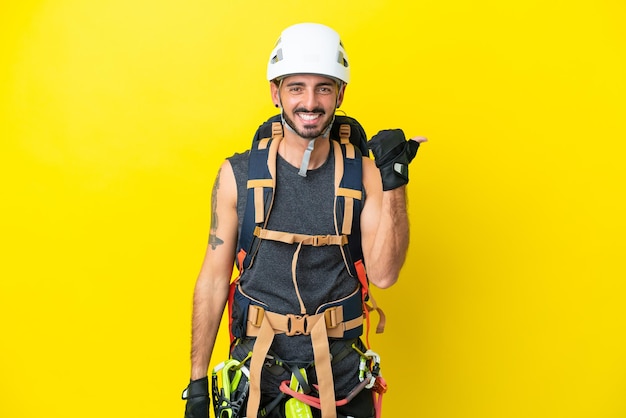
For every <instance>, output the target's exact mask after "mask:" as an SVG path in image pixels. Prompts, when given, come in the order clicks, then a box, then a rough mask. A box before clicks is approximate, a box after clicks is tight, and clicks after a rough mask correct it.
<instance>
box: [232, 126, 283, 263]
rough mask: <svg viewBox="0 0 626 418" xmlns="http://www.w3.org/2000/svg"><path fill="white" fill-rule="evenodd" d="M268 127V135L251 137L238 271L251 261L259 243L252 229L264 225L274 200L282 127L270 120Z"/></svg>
mask: <svg viewBox="0 0 626 418" xmlns="http://www.w3.org/2000/svg"><path fill="white" fill-rule="evenodd" d="M271 127H272V131H271V134H272V137H268V138H263V139H260V140H258V141H254V142H253V143H252V148H251V149H250V158H249V162H248V183H247V187H248V194H247V203H246V210H245V212H244V217H243V222H242V224H241V233H240V234H239V244H238V247H239V250H238V254H237V268H238V269H239V272H240V273H241V272H243V271H244V270H245V269H247V268H249V267H250V266H251V265H252V262H253V260H254V256H255V255H256V252H257V250H258V248H259V244H260V240H259V239H258V237H256V236H255V235H254V231H255V229H256V228H257V227H262V228H265V226H266V225H267V221H268V219H269V215H270V212H271V209H272V204H273V202H274V189H275V188H276V155H277V154H278V145H279V144H280V141H281V140H282V138H283V130H282V126H281V124H280V122H273V123H272V125H271Z"/></svg>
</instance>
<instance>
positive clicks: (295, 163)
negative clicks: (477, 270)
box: [185, 23, 425, 418]
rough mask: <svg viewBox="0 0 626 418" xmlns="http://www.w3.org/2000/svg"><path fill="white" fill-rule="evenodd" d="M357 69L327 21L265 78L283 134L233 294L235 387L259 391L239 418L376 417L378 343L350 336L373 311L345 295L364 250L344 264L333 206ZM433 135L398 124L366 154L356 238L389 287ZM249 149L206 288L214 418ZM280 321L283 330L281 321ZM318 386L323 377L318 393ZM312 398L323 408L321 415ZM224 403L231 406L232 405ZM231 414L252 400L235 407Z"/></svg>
mask: <svg viewBox="0 0 626 418" xmlns="http://www.w3.org/2000/svg"><path fill="white" fill-rule="evenodd" d="M349 70H350V67H349V62H348V59H347V55H346V53H345V50H344V49H343V45H342V44H341V42H340V39H339V36H338V34H337V33H336V32H335V31H333V30H332V29H330V28H328V27H326V26H323V25H319V24H310V23H306V24H298V25H294V26H291V27H289V28H287V29H285V30H284V31H283V32H282V34H281V37H280V39H279V41H278V43H277V45H276V47H275V48H274V50H273V51H272V54H271V55H270V60H269V63H268V71H267V77H268V80H269V81H270V91H271V97H272V101H273V103H274V105H275V106H276V107H278V108H279V109H280V111H281V121H282V128H283V129H282V133H281V135H282V138H274V139H272V142H271V144H272V145H268V148H269V151H268V153H269V154H268V155H270V157H266V159H264V160H263V164H261V165H265V161H268V162H267V166H268V167H270V166H271V164H270V162H269V161H270V160H272V161H273V166H272V167H271V168H270V171H271V170H275V188H274V189H273V192H272V193H273V196H272V198H273V203H272V204H271V208H270V209H271V216H269V215H267V214H266V217H267V218H266V219H264V220H263V221H264V223H263V224H262V226H263V228H258V229H257V230H255V239H256V240H257V246H256V248H255V249H254V252H253V254H247V256H248V257H249V258H247V259H246V260H247V261H243V262H242V260H239V262H238V267H239V268H240V277H239V280H238V283H237V287H236V289H235V296H234V300H233V298H232V297H231V301H232V305H233V315H232V320H233V324H232V330H231V331H233V330H237V332H234V333H235V337H236V340H235V343H234V344H233V349H232V350H231V356H232V358H233V359H236V360H237V362H236V363H235V364H237V366H236V367H234V368H233V371H236V372H237V373H240V370H245V371H246V374H245V376H243V375H241V373H240V374H239V375H237V376H238V377H236V378H235V379H233V380H237V382H243V381H244V380H245V381H246V382H247V384H249V385H250V394H249V397H248V395H247V393H246V394H244V396H243V397H244V398H247V399H245V400H246V401H247V409H246V410H245V411H244V410H243V407H242V408H241V410H236V415H237V416H240V417H243V416H248V417H253V416H256V415H257V412H258V411H259V409H261V410H262V411H263V412H262V415H263V416H270V417H271V416H276V417H284V416H287V417H288V418H291V417H295V416H298V417H300V416H319V415H320V410H318V409H317V408H319V409H321V415H322V417H323V418H327V417H328V418H330V417H335V416H338V417H347V416H352V417H358V418H361V417H362V418H368V417H373V416H374V415H375V411H374V403H373V400H372V393H371V391H370V390H363V387H364V385H363V384H362V380H363V376H362V373H361V375H359V365H360V364H361V363H362V362H363V361H364V357H363V353H364V352H365V351H366V350H367V349H366V348H365V347H364V345H363V343H362V342H361V340H360V338H359V337H358V334H356V336H355V334H354V333H353V332H351V330H352V331H354V330H358V332H359V333H360V330H361V329H362V322H363V321H362V318H363V315H364V312H363V311H362V310H359V312H358V315H357V317H355V318H353V319H351V320H348V319H346V318H347V315H348V314H347V312H348V310H349V307H348V306H347V304H346V302H345V301H346V300H353V299H354V298H353V297H352V295H357V298H359V300H360V298H361V295H360V292H359V290H360V289H361V287H362V286H363V285H364V284H363V283H362V282H360V280H359V278H357V277H355V276H356V275H357V274H355V265H358V263H356V264H351V263H350V262H349V261H347V260H349V259H351V257H350V256H352V257H353V256H354V254H349V256H348V257H347V256H346V253H345V250H344V249H345V247H346V245H345V242H346V237H345V236H342V235H341V234H340V233H338V232H337V225H336V223H337V215H336V213H334V207H335V201H334V200H333V195H335V194H336V186H335V170H336V168H337V166H338V165H342V164H343V163H342V158H341V153H342V152H341V148H338V147H339V145H337V144H335V143H336V142H337V141H334V140H333V139H335V138H333V139H330V138H329V132H330V129H331V126H332V123H333V121H334V119H335V109H336V108H338V107H339V106H340V105H341V103H342V102H343V99H344V95H345V90H346V85H347V83H348V82H349ZM281 135H279V136H281ZM424 140H425V139H424V138H414V139H413V140H409V141H406V140H405V138H404V135H403V134H402V132H401V131H400V130H393V131H384V132H381V133H380V134H379V135H377V136H375V137H374V138H372V140H371V141H370V142H369V143H368V147H370V149H372V152H373V154H374V156H375V158H376V160H377V163H376V164H375V163H374V161H372V160H371V159H369V158H368V157H366V156H365V157H359V155H360V154H358V153H357V158H358V160H359V167H360V169H361V171H360V173H361V172H362V175H361V184H362V193H360V191H359V193H357V199H358V200H359V201H360V202H361V203H359V204H361V205H362V209H361V210H360V215H358V219H357V221H358V222H356V223H353V225H356V227H357V228H358V229H359V231H352V234H354V233H355V232H358V233H359V234H360V237H361V239H360V242H359V244H360V248H359V249H360V250H362V256H363V261H364V264H365V265H367V277H368V278H369V281H370V282H371V283H372V284H374V285H375V286H377V287H380V288H387V287H389V286H391V285H393V284H394V283H395V282H396V281H397V279H398V274H399V272H400V269H401V267H402V265H403V263H404V259H405V254H406V251H407V247H408V240H409V234H408V231H409V227H408V218H407V211H406V191H405V188H406V187H405V185H406V183H407V182H408V164H409V162H410V161H411V160H412V158H413V157H414V156H415V154H416V152H417V148H418V145H419V142H422V141H424ZM272 149H274V151H273V152H274V153H275V154H274V157H271V155H272ZM251 153H252V151H249V152H246V153H244V154H236V155H234V156H233V157H231V158H229V159H228V160H227V161H225V162H224V163H223V164H222V166H221V168H220V170H219V173H218V176H217V179H216V181H215V185H214V188H213V195H212V222H211V231H210V240H209V245H208V247H207V251H206V255H205V259H204V263H203V265H202V269H201V271H200V274H199V276H198V279H197V282H196V287H195V291H194V307H193V327H192V328H193V337H192V356H191V363H192V368H191V381H190V384H189V386H188V388H187V390H186V393H185V398H186V399H187V408H186V412H185V417H186V418H199V417H202V418H205V417H207V415H208V405H209V395H208V379H207V368H208V365H209V362H210V359H211V354H212V351H213V348H214V343H215V340H216V335H217V332H218V327H219V323H220V318H221V316H222V312H223V310H224V308H225V305H226V302H227V300H228V299H229V290H230V289H231V287H230V285H229V282H230V279H231V274H232V268H233V264H234V262H235V257H236V253H237V249H238V247H241V243H240V241H241V235H242V234H243V233H244V231H242V225H243V224H244V223H245V221H244V218H245V217H246V213H247V208H249V207H250V205H251V204H252V203H251V202H250V200H254V199H250V198H249V196H254V195H253V194H249V193H248V191H247V187H248V185H249V184H250V182H249V175H250V174H249V173H250V167H249V165H254V164H258V161H257V160H255V161H256V162H250V161H251V158H252V157H251ZM345 172H346V173H348V172H349V170H348V168H346V169H345ZM348 175H349V174H348ZM349 194H350V195H352V193H349ZM261 202H262V200H261ZM357 203H358V202H357ZM257 210H258V208H257ZM267 211H269V209H267V210H266V212H267ZM244 228H247V227H244ZM264 232H265V233H266V234H264ZM352 234H351V235H350V236H359V235H358V234H356V235H352ZM279 236H280V237H279ZM284 236H287V237H288V238H284ZM328 237H330V238H328ZM323 240H328V242H324V244H328V245H323V246H320V244H319V242H320V241H323ZM334 241H338V242H334ZM244 250H246V251H248V250H249V249H248V248H244ZM354 261H356V260H354ZM357 269H358V268H357ZM363 272H364V270H363ZM358 303H359V305H358V306H359V309H361V306H362V305H360V301H359V302H358ZM330 305H333V306H332V307H333V308H340V309H339V310H342V314H341V319H339V322H340V324H339V325H341V327H342V328H343V329H344V330H345V331H342V332H343V333H342V334H340V335H338V336H337V335H336V334H333V333H336V332H337V326H336V324H335V325H332V326H331V325H328V317H329V315H327V313H328V311H330V310H331V308H330V307H329V306H330ZM326 309H328V310H326ZM259 312H260V314H259ZM253 313H254V314H255V315H257V314H258V315H259V316H258V318H259V319H258V321H257V320H255V319H250V316H251V315H253ZM320 318H321V319H320ZM318 319H320V320H319V321H318ZM255 322H256V323H255ZM281 323H282V324H283V328H281V326H280V325H278V324H281ZM255 327H256V328H255ZM341 327H340V328H341ZM296 328H297V330H296ZM330 328H333V329H332V330H331V329H330ZM268 330H269V331H268ZM333 335H335V337H336V338H335V337H332V336H333ZM348 337H349V338H348ZM260 346H263V347H261V348H259V347H260ZM320 347H321V348H320ZM257 351H258V352H257ZM250 357H252V358H251V359H250ZM229 364H230V363H229ZM261 368H262V369H263V370H262V374H261V376H260V377H259V376H258V374H259V373H261V372H260V370H261ZM248 369H250V372H249V374H248V372H247V370H248ZM255 373H256V374H255ZM248 376H250V379H249V382H248V379H247V377H248ZM285 381H288V382H290V383H292V384H290V385H289V386H290V388H291V389H292V390H291V392H290V393H292V396H296V395H295V394H294V393H293V392H296V391H297V392H309V393H313V394H315V393H316V392H318V393H319V401H311V399H313V397H312V398H306V399H308V401H307V400H306V399H305V400H296V399H295V398H292V397H290V396H286V395H285V393H287V391H288V389H287V388H286V385H285V384H284V382H285ZM293 383H295V384H293ZM313 383H319V385H318V388H317V391H316V390H314V386H311V384H313ZM281 384H282V386H281ZM357 387H358V388H359V389H358V391H357V390H355V388H357ZM247 389H248V387H247V386H246V387H245V390H246V391H247ZM351 391H352V392H351ZM341 400H344V401H343V402H342V401H341ZM221 402H222V400H220V403H221ZM294 402H299V403H297V404H294ZM307 402H308V404H307ZM305 404H307V405H313V406H315V408H313V409H312V411H310V410H308V409H307V408H308V406H307V405H305ZM224 405H227V406H228V407H230V406H231V405H230V404H229V403H228V402H225V403H224ZM232 407H233V408H235V409H236V408H238V407H241V404H237V403H236V402H234V403H233V405H232ZM303 409H304V410H305V412H302V410H303ZM233 410H234V409H231V410H230V411H229V412H232V411H233Z"/></svg>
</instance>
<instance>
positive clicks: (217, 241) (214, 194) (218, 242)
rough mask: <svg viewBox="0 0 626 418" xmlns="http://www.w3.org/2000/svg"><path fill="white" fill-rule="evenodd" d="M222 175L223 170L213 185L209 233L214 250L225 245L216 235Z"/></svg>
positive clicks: (210, 243)
mask: <svg viewBox="0 0 626 418" xmlns="http://www.w3.org/2000/svg"><path fill="white" fill-rule="evenodd" d="M220 174H221V170H220V171H219V172H218V173H217V177H216V178H215V184H213V192H211V231H210V233H209V245H210V246H211V248H212V249H213V250H215V249H216V248H217V246H218V245H222V244H223V243H224V241H222V240H221V239H220V238H219V237H217V235H215V234H216V233H217V189H219V187H220Z"/></svg>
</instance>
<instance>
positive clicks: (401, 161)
mask: <svg viewBox="0 0 626 418" xmlns="http://www.w3.org/2000/svg"><path fill="white" fill-rule="evenodd" d="M419 146H420V144H419V142H417V141H412V140H408V141H407V140H406V138H405V137H404V132H402V129H389V130H384V131H380V132H379V133H377V134H376V135H374V136H373V137H372V139H370V140H369V141H368V142H367V147H368V148H369V149H370V150H372V154H374V159H375V160H376V167H378V169H379V170H380V175H381V177H382V179H383V190H393V189H396V188H398V187H400V186H403V185H405V184H407V183H408V182H409V163H410V162H411V161H412V160H413V158H415V155H416V154H417V149H418V148H419Z"/></svg>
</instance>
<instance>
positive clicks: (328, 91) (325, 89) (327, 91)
mask: <svg viewBox="0 0 626 418" xmlns="http://www.w3.org/2000/svg"><path fill="white" fill-rule="evenodd" d="M317 91H318V93H320V94H331V93H332V92H333V89H331V88H330V87H327V86H322V87H319V88H318V89H317Z"/></svg>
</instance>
